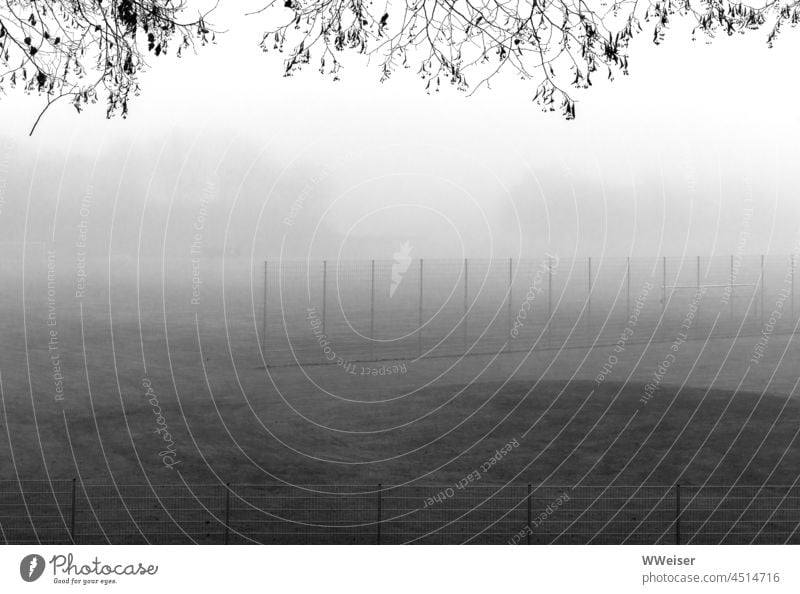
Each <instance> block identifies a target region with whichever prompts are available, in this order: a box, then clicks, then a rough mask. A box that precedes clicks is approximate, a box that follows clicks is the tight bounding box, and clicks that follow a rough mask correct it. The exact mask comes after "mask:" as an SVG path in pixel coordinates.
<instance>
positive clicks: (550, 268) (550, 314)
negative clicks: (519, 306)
mask: <svg viewBox="0 0 800 594" xmlns="http://www.w3.org/2000/svg"><path fill="white" fill-rule="evenodd" d="M552 333H553V258H552V256H547V343H548V345H549V344H550V339H551V338H552V337H551V335H552Z"/></svg>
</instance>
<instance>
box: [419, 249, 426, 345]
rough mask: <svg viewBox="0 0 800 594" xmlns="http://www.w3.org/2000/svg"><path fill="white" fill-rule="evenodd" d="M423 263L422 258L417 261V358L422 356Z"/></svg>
mask: <svg viewBox="0 0 800 594" xmlns="http://www.w3.org/2000/svg"><path fill="white" fill-rule="evenodd" d="M424 266H425V265H424V263H423V260H422V258H420V259H419V325H418V328H417V342H418V343H419V344H418V345H417V349H418V350H419V356H420V357H421V356H422V286H423V285H422V279H423V274H422V273H423V270H424Z"/></svg>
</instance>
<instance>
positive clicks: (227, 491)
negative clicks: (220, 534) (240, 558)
mask: <svg viewBox="0 0 800 594" xmlns="http://www.w3.org/2000/svg"><path fill="white" fill-rule="evenodd" d="M230 526H231V484H230V483H225V544H228V543H229V541H230Z"/></svg>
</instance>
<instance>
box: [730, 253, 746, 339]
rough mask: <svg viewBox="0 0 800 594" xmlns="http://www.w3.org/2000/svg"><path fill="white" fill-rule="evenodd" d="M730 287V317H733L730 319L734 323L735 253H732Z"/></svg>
mask: <svg viewBox="0 0 800 594" xmlns="http://www.w3.org/2000/svg"><path fill="white" fill-rule="evenodd" d="M730 288H731V296H730V300H731V307H730V318H731V320H730V321H731V324H732V323H733V300H734V297H733V254H731V273H730ZM746 317H747V316H745V318H746Z"/></svg>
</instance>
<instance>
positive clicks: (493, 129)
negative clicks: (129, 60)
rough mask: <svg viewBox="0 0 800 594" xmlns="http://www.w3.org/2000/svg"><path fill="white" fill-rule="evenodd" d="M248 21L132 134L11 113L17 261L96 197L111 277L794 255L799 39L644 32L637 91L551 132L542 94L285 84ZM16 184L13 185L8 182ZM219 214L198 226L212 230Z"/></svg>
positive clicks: (369, 76)
mask: <svg viewBox="0 0 800 594" xmlns="http://www.w3.org/2000/svg"><path fill="white" fill-rule="evenodd" d="M251 4H253V3H252V2H248V3H242V4H238V5H236V6H233V7H232V6H227V7H223V9H222V11H221V13H220V14H219V15H218V16H217V18H216V19H212V20H214V22H215V23H216V24H217V25H218V26H219V27H221V28H227V29H230V30H231V31H235V34H234V33H233V32H231V33H228V34H226V35H222V36H220V38H219V43H218V45H216V46H211V47H206V48H203V49H201V50H199V55H197V56H188V57H185V58H183V59H181V60H177V59H175V58H172V57H168V58H166V59H164V60H154V61H153V68H152V70H151V71H150V72H148V73H147V74H146V75H145V76H144V77H143V81H142V88H143V94H142V96H141V97H139V98H138V99H137V100H136V101H135V102H134V103H132V105H131V114H130V116H129V117H128V119H127V120H122V119H115V120H111V121H107V120H105V118H104V117H103V114H104V109H103V107H102V106H97V107H98V108H97V109H89V110H87V111H86V112H85V113H84V114H82V115H77V114H76V113H75V111H74V109H73V108H72V107H71V106H69V105H68V104H66V103H65V104H63V105H61V106H60V107H57V108H54V109H52V110H51V111H50V112H49V113H48V115H47V116H46V118H45V119H44V122H43V124H42V125H41V128H40V129H39V130H38V131H37V132H36V134H35V135H34V136H33V138H29V137H28V136H27V131H28V129H29V128H30V125H31V124H32V122H33V121H34V120H35V117H36V115H37V114H38V110H39V109H41V106H42V103H41V101H40V100H39V99H37V98H36V97H24V96H22V95H21V93H16V92H12V93H10V94H9V95H7V96H5V97H3V98H2V99H0V178H2V179H0V198H1V199H2V200H1V201H0V232H2V234H3V243H4V244H6V245H8V244H17V243H19V242H21V241H22V240H23V238H25V239H26V240H27V241H28V242H36V241H39V242H52V243H56V244H58V243H66V244H69V243H70V242H72V241H73V240H74V228H75V225H76V224H77V222H78V221H79V220H80V218H81V217H80V213H79V210H80V203H81V200H82V199H86V197H87V194H88V195H90V199H91V202H92V208H91V215H90V220H91V231H90V246H91V250H90V251H91V254H92V256H94V257H105V256H107V255H109V254H111V255H134V254H137V253H138V254H140V255H144V256H146V257H156V258H157V257H161V256H162V255H167V256H172V255H175V256H183V255H184V254H185V251H186V246H187V243H188V242H189V241H190V240H191V235H192V233H193V226H194V225H195V223H196V222H197V219H198V217H200V216H201V212H202V213H203V214H202V216H203V217H204V219H205V221H204V223H205V224H204V233H205V235H204V237H205V249H206V250H207V251H208V252H209V253H217V252H219V253H222V252H223V251H224V250H226V249H227V250H228V251H229V252H230V251H235V252H236V253H239V254H240V255H242V256H244V257H249V256H250V255H251V254H253V255H254V256H255V257H256V258H267V257H268V258H276V257H278V256H282V257H285V258H306V257H312V258H337V257H343V258H391V255H392V253H393V252H394V251H395V250H396V249H397V248H398V245H399V244H400V243H401V242H403V241H411V242H412V244H413V246H414V252H413V256H414V257H423V256H424V257H428V258H432V257H453V258H459V257H517V256H526V255H528V256H537V255H538V254H541V253H543V252H544V251H545V250H549V251H551V252H555V253H559V254H560V255H564V256H569V255H574V256H586V255H592V256H595V257H602V256H604V255H613V256H621V255H632V256H636V255H642V256H653V255H662V254H665V255H675V256H677V255H696V254H699V255H710V254H729V253H731V252H733V251H734V250H735V249H736V246H737V243H738V242H740V240H741V238H742V234H743V233H745V234H746V245H745V249H744V252H745V253H751V254H758V253H788V252H789V250H790V248H791V245H792V244H793V242H794V241H795V239H796V237H797V236H798V221H800V218H798V214H800V207H798V200H797V197H798V195H800V192H798V190H799V189H800V181H798V176H797V174H796V164H797V163H798V162H800V146H799V144H800V143H798V138H800V134H799V133H800V117H799V116H798V110H797V108H796V102H797V98H798V93H797V91H798V87H799V85H798V82H797V77H796V75H793V74H792V72H793V70H794V68H795V62H796V58H795V56H797V55H798V50H799V49H800V38H799V37H798V35H797V34H796V32H795V31H793V30H787V31H785V32H784V33H783V37H782V38H781V39H780V40H779V41H778V43H777V44H776V47H775V48H774V49H772V50H769V49H768V48H767V47H766V43H765V41H764V38H765V35H766V34H765V32H763V31H759V32H755V33H754V34H749V35H747V36H735V37H734V38H732V39H731V38H727V37H725V38H720V39H717V40H716V41H715V42H714V43H713V44H710V45H709V44H706V43H704V42H703V41H702V40H698V41H697V42H694V43H692V42H691V41H690V39H689V34H688V32H687V31H685V30H683V29H681V28H680V27H674V28H673V30H672V31H671V33H670V34H669V35H668V37H667V41H666V42H665V43H664V44H663V45H661V46H658V47H656V46H653V45H652V43H650V41H649V35H647V32H646V31H645V32H644V33H643V34H642V35H641V36H640V37H639V38H638V39H637V41H636V42H635V44H634V47H633V48H632V51H631V75H630V76H628V77H622V76H618V77H617V80H616V81H615V82H614V83H612V84H609V83H607V82H605V81H602V80H598V81H597V83H596V84H595V86H594V87H593V88H592V89H590V90H588V91H581V92H577V93H576V97H577V99H578V100H579V103H578V106H577V116H578V117H577V119H576V120H575V121H565V120H564V119H563V118H562V117H561V116H560V115H559V114H558V113H550V114H543V113H542V112H541V111H540V109H539V108H538V107H537V106H536V105H534V104H533V103H532V102H531V101H530V97H531V95H532V93H533V91H532V86H531V85H530V84H529V83H528V84H526V83H522V82H517V81H513V80H509V79H504V80H501V81H498V82H497V83H496V84H495V88H494V89H492V90H490V91H486V90H481V91H479V92H478V93H477V94H476V95H474V96H472V97H469V98H467V97H465V96H464V95H462V94H459V93H457V92H456V91H451V90H445V91H443V92H442V93H439V94H434V95H431V96H429V95H426V94H425V92H424V90H423V85H421V84H420V83H419V80H418V79H416V78H415V77H414V76H413V75H411V74H409V75H407V76H404V75H402V74H401V75H400V76H398V77H396V78H395V79H393V80H392V81H391V82H389V83H387V84H384V85H381V84H379V82H378V78H379V73H378V71H377V69H376V68H375V67H374V65H373V66H372V67H369V68H367V69H363V68H361V67H360V66H359V65H358V64H357V61H356V60H348V61H346V65H348V64H349V67H347V68H346V69H345V71H344V75H343V80H342V81H340V82H337V83H334V82H331V81H330V80H326V79H323V78H321V77H320V76H319V75H318V74H317V72H316V70H315V69H314V68H309V69H308V71H307V72H305V73H303V74H301V75H300V76H297V77H292V78H283V77H282V76H281V62H280V61H281V58H280V57H278V56H272V55H269V54H267V55H265V54H262V53H261V52H260V51H259V49H258V47H257V44H258V40H259V31H260V29H261V24H260V23H261V22H262V21H259V20H257V19H256V18H254V17H248V18H245V17H242V16H241V14H242V13H244V12H245V11H246V9H247V8H248V7H249V5H251ZM3 163H6V164H7V165H6V167H3ZM201 209H202V211H201Z"/></svg>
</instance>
